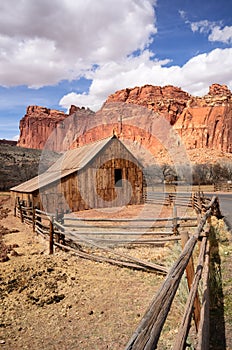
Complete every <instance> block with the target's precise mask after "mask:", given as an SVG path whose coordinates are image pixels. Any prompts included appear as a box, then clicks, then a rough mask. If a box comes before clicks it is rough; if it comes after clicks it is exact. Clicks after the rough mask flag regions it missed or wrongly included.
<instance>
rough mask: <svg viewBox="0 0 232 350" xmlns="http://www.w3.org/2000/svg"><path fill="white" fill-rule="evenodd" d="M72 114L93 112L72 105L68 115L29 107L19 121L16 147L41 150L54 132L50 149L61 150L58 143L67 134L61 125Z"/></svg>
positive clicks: (42, 108)
mask: <svg viewBox="0 0 232 350" xmlns="http://www.w3.org/2000/svg"><path fill="white" fill-rule="evenodd" d="M73 113H76V114H80V115H81V116H83V115H84V116H89V114H92V113H93V112H92V111H90V110H89V109H85V108H79V107H76V106H73V105H72V106H71V107H70V110H69V113H68V114H65V113H64V112H62V111H57V110H53V109H49V108H46V107H40V106H29V107H28V108H27V112H26V114H25V116H24V117H23V118H22V119H21V121H20V126H19V127H20V137H19V141H18V143H17V146H20V147H27V148H35V149H43V148H44V146H45V144H46V142H47V140H48V138H49V136H50V135H51V134H52V132H55V133H56V136H55V137H53V138H52V140H53V142H54V144H53V147H51V149H53V150H55V151H60V150H62V145H60V143H59V141H60V140H63V139H64V138H65V136H66V133H67V130H66V129H65V127H64V125H63V124H64V121H65V119H66V118H68V117H69V116H70V115H71V114H73Z"/></svg>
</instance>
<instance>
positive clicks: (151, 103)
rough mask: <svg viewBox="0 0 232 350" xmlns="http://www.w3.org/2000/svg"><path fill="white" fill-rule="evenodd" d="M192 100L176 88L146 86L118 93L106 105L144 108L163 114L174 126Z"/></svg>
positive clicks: (169, 86) (110, 97) (109, 98)
mask: <svg viewBox="0 0 232 350" xmlns="http://www.w3.org/2000/svg"><path fill="white" fill-rule="evenodd" d="M190 98H191V96H190V95H189V94H188V93H187V92H185V91H183V90H181V89H180V88H178V87H175V86H171V85H167V86H164V87H160V86H152V85H145V86H142V87H135V88H133V89H124V90H120V91H117V92H115V93H114V94H112V95H110V96H109V97H108V99H107V101H106V103H110V102H125V103H131V104H137V105H140V106H144V107H147V108H148V109H150V110H152V111H154V112H158V113H160V114H162V115H163V116H164V117H165V118H166V119H167V120H168V121H169V122H170V124H171V125H173V124H175V122H176V120H177V118H178V116H179V115H180V114H181V112H182V111H183V110H184V108H185V107H186V106H187V103H188V101H189V99H190Z"/></svg>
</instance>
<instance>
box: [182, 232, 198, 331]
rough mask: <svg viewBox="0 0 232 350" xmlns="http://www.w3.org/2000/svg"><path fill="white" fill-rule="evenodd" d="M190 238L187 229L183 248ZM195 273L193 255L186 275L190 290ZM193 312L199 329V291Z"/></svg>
mask: <svg viewBox="0 0 232 350" xmlns="http://www.w3.org/2000/svg"><path fill="white" fill-rule="evenodd" d="M188 240H189V234H188V232H187V231H183V232H181V245H182V249H183V248H184V246H185V245H186V243H187V242H188ZM194 274H195V272H194V264H193V257H192V256H191V257H190V259H189V263H188V265H187V266H186V277H187V282H188V288H189V291H190V289H191V286H192V283H193V279H194ZM193 312H194V322H195V327H196V330H198V327H199V323H200V314H201V305H200V299H199V295H198V293H197V294H196V298H195V300H194V310H193Z"/></svg>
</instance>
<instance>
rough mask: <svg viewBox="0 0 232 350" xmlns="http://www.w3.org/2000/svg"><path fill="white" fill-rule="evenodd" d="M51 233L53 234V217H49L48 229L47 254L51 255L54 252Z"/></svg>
mask: <svg viewBox="0 0 232 350" xmlns="http://www.w3.org/2000/svg"><path fill="white" fill-rule="evenodd" d="M53 233H54V227H53V217H52V216H51V217H50V227H49V254H53V252H54V249H53V246H54V242H53Z"/></svg>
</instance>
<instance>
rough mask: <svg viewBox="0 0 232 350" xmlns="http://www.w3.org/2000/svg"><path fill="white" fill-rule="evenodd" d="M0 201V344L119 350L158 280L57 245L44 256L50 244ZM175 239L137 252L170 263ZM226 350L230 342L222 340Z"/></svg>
mask: <svg viewBox="0 0 232 350" xmlns="http://www.w3.org/2000/svg"><path fill="white" fill-rule="evenodd" d="M0 199H1V202H2V203H0V207H1V213H2V215H1V217H0V231H1V233H2V234H3V235H2V241H1V242H0V245H1V249H2V251H3V250H4V249H6V248H5V247H6V246H7V247H8V248H7V249H8V251H7V252H8V253H7V255H8V256H9V258H10V259H9V260H8V261H5V262H2V263H0V270H1V271H0V294H1V295H0V298H1V320H0V347H1V348H2V349H4V350H18V349H20V350H21V349H22V350H24V349H31V350H43V349H44V350H45V349H46V350H72V349H73V350H74V349H75V350H79V349H80V350H82V349H84V350H90V349H91V350H92V349H97V350H103V349H111V350H119V349H120V350H122V349H124V348H125V346H126V344H127V342H128V341H129V339H130V337H131V335H132V334H133V332H134V331H135V329H136V327H137V325H138V324H139V322H140V320H141V317H142V316H143V314H144V312H145V310H146V309H147V307H148V305H149V304H150V301H151V299H152V297H153V296H154V294H155V293H156V291H157V289H158V288H159V286H160V285H161V283H162V281H163V279H164V277H163V276H162V275H158V274H154V273H148V272H143V271H138V270H130V269H127V268H120V267H117V266H113V265H109V264H107V263H95V262H92V261H89V260H84V259H81V258H78V257H76V256H75V255H73V254H72V253H68V252H63V251H61V250H56V251H55V254H54V255H48V242H47V241H45V240H44V239H43V238H42V237H40V236H36V235H35V234H34V233H33V232H32V229H31V227H29V226H27V225H26V224H22V223H21V222H20V220H19V219H18V218H15V217H14V216H13V211H12V208H11V206H10V202H9V200H6V201H5V200H4V199H5V198H4V197H1V198H0ZM9 208H10V211H9ZM0 239H1V238H0ZM173 244H174V243H172V245H168V246H167V247H165V248H149V250H146V249H144V248H143V250H142V251H141V252H140V253H136V254H140V255H138V256H139V257H141V258H149V260H150V261H153V262H157V258H159V259H160V261H161V262H164V260H165V259H166V258H167V256H169V260H170V255H171V254H172V250H173ZM132 253H133V252H132ZM230 254H231V251H230V250H229V249H227V250H226V251H225V252H224V253H223V262H224V263H225V264H228V265H229V266H231V264H230V263H229V258H230ZM225 266H226V265H224V267H225ZM223 269H224V268H223ZM223 271H224V273H225V274H226V281H227V282H228V281H229V282H228V283H227V284H226V286H225V288H226V289H225V293H226V295H227V293H229V295H230V293H231V283H230V282H231V276H230V273H231V267H230V271H228V269H227V268H226V267H225V269H224V270H223ZM230 302H231V301H230V299H229V298H227V299H226V303H227V307H228V310H229V311H228V312H226V315H225V317H226V322H227V323H226V327H227V328H226V329H227V336H228V332H229V331H230V330H231V318H230V316H231V315H230V305H231V304H230ZM183 305H184V304H183ZM183 305H182V304H181V303H179V304H177V306H176V307H175V308H174V310H173V314H172V315H171V316H170V319H169V321H168V323H167V326H166V329H165V331H164V332H166V334H168V335H169V336H170V335H172V336H174V335H175V334H176V333H177V331H178V322H177V321H178V320H180V317H181V314H182V312H183V307H184V306H183ZM163 338H164V340H162V342H161V345H160V346H159V349H168V348H170V343H169V342H168V341H165V334H164V337H163ZM228 338H229V336H228ZM227 349H232V347H230V345H229V344H228V346H227Z"/></svg>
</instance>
